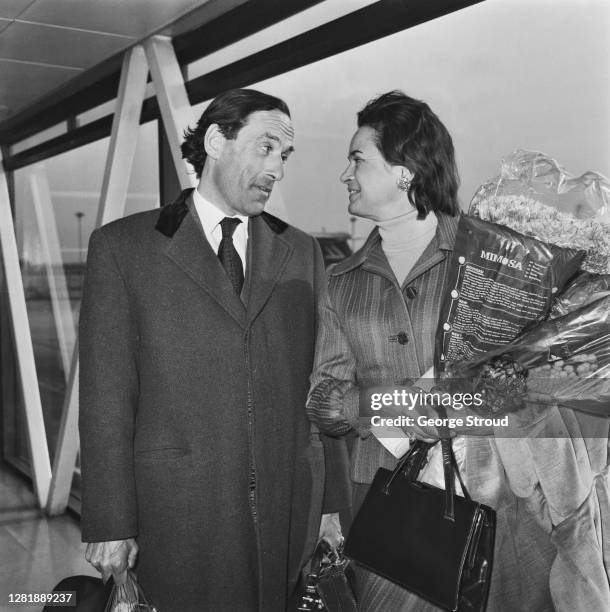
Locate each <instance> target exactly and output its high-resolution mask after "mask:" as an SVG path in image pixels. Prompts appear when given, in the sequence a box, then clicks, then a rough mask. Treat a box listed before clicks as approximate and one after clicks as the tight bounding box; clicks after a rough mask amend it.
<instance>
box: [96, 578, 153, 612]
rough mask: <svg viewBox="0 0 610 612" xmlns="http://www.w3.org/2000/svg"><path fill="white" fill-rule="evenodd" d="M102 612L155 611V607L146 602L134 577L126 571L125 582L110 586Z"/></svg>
mask: <svg viewBox="0 0 610 612" xmlns="http://www.w3.org/2000/svg"><path fill="white" fill-rule="evenodd" d="M104 612H157V609H156V608H155V607H154V606H152V605H150V604H149V603H148V602H147V600H146V597H145V595H144V592H143V591H142V587H141V586H140V585H139V584H138V583H137V581H136V577H135V576H134V574H133V573H132V572H129V571H128V572H127V580H126V581H125V584H122V585H118V584H115V585H114V586H113V587H112V591H111V592H110V597H109V598H108V603H107V604H106V608H105V610H104Z"/></svg>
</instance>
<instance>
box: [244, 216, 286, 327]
mask: <svg viewBox="0 0 610 612" xmlns="http://www.w3.org/2000/svg"><path fill="white" fill-rule="evenodd" d="M286 227H287V226H286V224H285V223H283V222H282V221H280V220H279V219H276V218H275V217H271V216H270V215H266V214H265V213H263V214H262V215H259V216H257V217H251V218H250V227H249V230H248V234H249V237H248V254H249V260H248V265H247V276H248V283H247V292H246V307H247V312H248V314H247V318H248V323H252V321H253V320H254V319H255V318H256V317H257V316H258V314H259V313H260V311H261V310H262V308H263V306H264V305H265V303H266V302H267V300H268V299H269V296H270V295H271V293H272V292H273V288H274V287H275V285H276V283H277V281H278V279H279V278H280V276H281V274H282V271H283V270H284V268H285V267H286V263H287V262H288V259H289V257H290V254H291V253H292V251H293V249H294V247H293V246H292V245H291V244H290V243H289V242H288V241H287V240H285V239H284V238H283V237H282V236H281V234H282V232H283V231H284V230H285V229H286Z"/></svg>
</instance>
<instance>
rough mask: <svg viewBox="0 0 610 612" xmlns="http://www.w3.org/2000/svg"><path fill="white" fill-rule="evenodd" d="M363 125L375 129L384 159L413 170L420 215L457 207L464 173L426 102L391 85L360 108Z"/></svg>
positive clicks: (454, 210)
mask: <svg viewBox="0 0 610 612" xmlns="http://www.w3.org/2000/svg"><path fill="white" fill-rule="evenodd" d="M365 125H366V126H369V127H371V128H373V129H374V130H375V132H376V140H377V148H378V149H379V151H380V153H381V154H382V155H383V157H384V158H385V160H386V161H387V162H388V163H390V164H393V165H396V166H406V167H407V168H408V169H409V170H410V171H411V172H412V173H413V180H412V182H411V185H410V187H409V189H408V195H409V200H410V202H411V204H413V206H415V208H417V212H418V218H419V219H423V218H425V217H426V216H427V214H428V213H429V212H430V211H431V210H433V211H439V212H444V213H447V214H449V215H452V216H455V215H456V214H457V213H458V212H459V210H460V205H459V201H458V197H457V191H458V187H459V184H460V179H459V175H458V171H457V166H456V163H455V153H454V150H453V142H452V140H451V136H450V135H449V132H448V131H447V128H446V127H445V126H444V125H443V124H442V123H441V121H440V119H439V118H438V117H437V116H436V115H435V114H434V113H433V112H432V111H431V110H430V107H429V106H428V105H427V104H426V103H425V102H422V101H420V100H415V99H414V98H410V97H409V96H407V95H405V94H404V93H403V92H402V91H396V90H395V91H390V92H388V93H385V94H383V95H381V96H379V97H378V98H375V99H374V100H371V101H370V102H369V103H368V104H367V105H366V106H365V107H364V108H363V109H362V110H361V111H360V112H359V113H358V127H362V126H365Z"/></svg>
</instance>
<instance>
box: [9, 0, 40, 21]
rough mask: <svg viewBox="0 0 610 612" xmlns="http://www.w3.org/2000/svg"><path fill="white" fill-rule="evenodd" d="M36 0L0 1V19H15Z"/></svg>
mask: <svg viewBox="0 0 610 612" xmlns="http://www.w3.org/2000/svg"><path fill="white" fill-rule="evenodd" d="M35 1H36V0H0V17H4V18H6V19H16V18H17V17H19V14H20V13H21V12H23V11H24V10H25V9H26V8H27V7H28V6H29V5H30V4H32V2H35Z"/></svg>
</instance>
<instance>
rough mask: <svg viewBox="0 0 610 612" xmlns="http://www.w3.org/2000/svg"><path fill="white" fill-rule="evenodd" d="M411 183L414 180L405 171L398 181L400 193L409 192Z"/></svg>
mask: <svg viewBox="0 0 610 612" xmlns="http://www.w3.org/2000/svg"><path fill="white" fill-rule="evenodd" d="M411 181H412V179H410V178H409V177H408V176H407V175H406V173H405V171H404V170H403V171H402V173H401V174H400V178H399V179H398V189H400V191H409V187H410V186H411Z"/></svg>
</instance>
